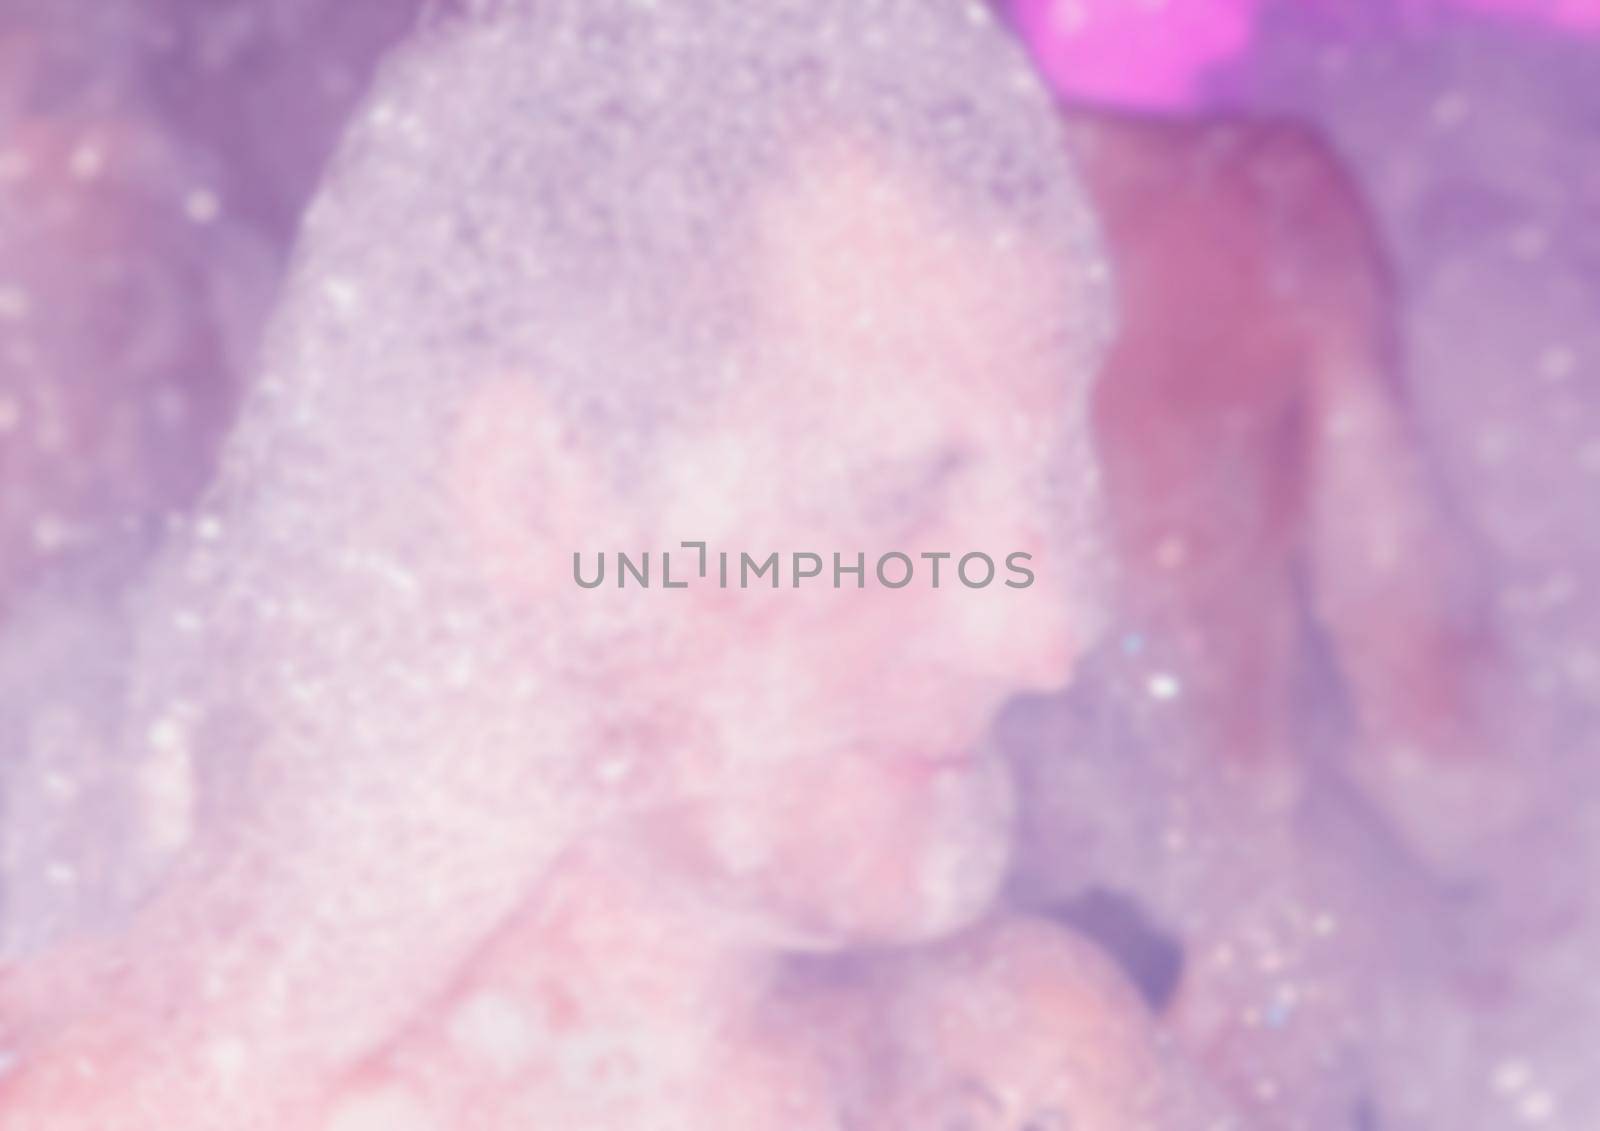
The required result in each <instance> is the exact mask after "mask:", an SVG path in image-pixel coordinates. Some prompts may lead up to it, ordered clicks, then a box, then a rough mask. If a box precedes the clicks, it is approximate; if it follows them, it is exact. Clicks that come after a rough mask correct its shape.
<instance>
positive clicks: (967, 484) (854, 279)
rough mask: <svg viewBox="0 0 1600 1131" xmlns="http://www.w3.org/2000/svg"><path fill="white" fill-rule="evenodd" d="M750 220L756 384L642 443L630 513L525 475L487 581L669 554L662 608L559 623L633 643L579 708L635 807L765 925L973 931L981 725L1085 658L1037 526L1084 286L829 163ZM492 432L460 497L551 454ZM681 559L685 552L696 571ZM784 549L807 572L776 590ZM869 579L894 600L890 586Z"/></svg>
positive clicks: (596, 492)
mask: <svg viewBox="0 0 1600 1131" xmlns="http://www.w3.org/2000/svg"><path fill="white" fill-rule="evenodd" d="M753 215H754V223H753V225H752V227H753V237H752V246H751V247H750V248H749V249H748V255H747V256H746V257H745V258H746V262H745V264H744V266H745V268H746V269H747V270H748V272H749V275H748V277H749V278H750V279H751V280H752V290H753V292H754V296H755V304H754V305H755V312H756V313H755V317H756V321H757V323H758V332H757V333H756V334H755V335H754V338H755V340H756V341H758V342H759V343H760V344H759V346H756V347H752V351H751V354H750V356H747V357H741V358H739V359H738V360H739V361H740V362H741V363H742V365H743V367H744V368H745V370H746V371H749V372H751V374H752V375H751V376H750V378H749V380H747V381H741V382H740V383H739V384H738V385H736V386H735V387H734V388H733V389H731V390H730V391H727V392H724V393H722V394H721V395H719V396H717V397H715V398H714V399H713V400H712V401H711V402H710V403H708V404H707V405H705V406H703V418H702V420H701V422H700V424H699V425H698V426H697V427H695V428H692V429H689V430H687V432H686V433H685V434H683V435H681V436H680V437H679V438H677V439H675V440H673V441H670V442H664V447H663V448H662V450H660V451H659V452H658V453H657V456H658V458H657V462H656V466H655V473H654V475H653V477H652V478H651V480H650V482H649V483H647V484H642V485H640V486H639V489H638V490H635V491H630V492H628V493H626V494H623V493H621V492H617V491H611V490H609V489H606V488H595V487H594V486H593V485H594V484H595V483H597V482H600V481H602V477H601V476H599V475H596V474H587V473H582V472H581V471H580V472H579V473H574V472H572V471H571V470H570V469H567V468H565V467H564V465H563V466H558V464H561V463H562V461H551V462H550V463H549V464H548V465H547V466H545V467H544V468H543V469H542V470H541V471H540V472H539V473H538V474H536V475H535V476H533V477H532V478H534V479H536V480H537V481H538V490H537V492H536V494H537V498H538V500H539V505H541V506H542V507H543V509H544V510H545V512H546V513H547V514H550V515H552V516H553V517H552V518H551V519H550V521H548V522H547V523H546V524H545V526H544V530H543V532H542V533H541V534H539V535H537V536H530V535H529V534H528V533H527V531H526V528H525V527H524V526H522V525H519V524H518V523H517V522H507V521H502V520H501V519H500V518H497V517H496V512H497V511H507V512H508V513H509V512H510V511H512V510H514V509H515V508H514V507H512V508H507V507H496V506H490V507H488V508H487V511H486V512H485V513H483V514H480V516H479V522H480V524H481V525H482V526H483V528H484V530H485V531H487V532H488V534H489V535H490V536H491V538H493V539H494V540H493V542H491V543H489V545H490V546H492V548H493V549H492V553H490V554H489V555H488V556H491V557H493V558H495V559H496V560H498V561H500V562H502V563H504V562H505V561H507V560H514V561H517V562H529V563H531V562H534V561H543V562H550V561H562V562H565V561H566V560H570V556H571V552H572V546H570V545H567V544H565V542H566V541H567V540H571V541H573V542H574V543H581V544H583V545H585V546H587V547H590V548H591V550H592V549H593V547H594V546H595V545H596V544H597V541H596V540H597V539H601V540H602V541H601V543H599V544H603V545H605V546H606V547H607V548H615V546H616V545H617V540H618V539H621V545H622V546H625V547H627V548H629V549H631V550H633V551H636V552H637V551H643V550H646V549H648V550H650V551H652V552H653V553H654V554H655V555H657V561H658V563H659V554H660V552H661V551H663V550H667V551H671V552H672V556H673V563H672V565H673V569H672V572H673V575H674V576H675V578H677V579H678V580H684V579H689V580H690V588H689V589H688V590H686V591H680V592H668V591H661V592H654V591H652V592H640V591H638V590H633V591H626V590H624V591H619V590H618V589H617V588H616V586H615V585H614V584H612V583H611V582H609V581H608V584H607V585H606V587H605V589H604V590H597V591H594V592H591V593H586V594H576V593H573V592H571V591H568V592H566V593H562V594H561V596H560V598H559V600H561V601H568V602H570V605H568V606H566V607H569V608H570V609H571V610H572V615H573V616H574V618H577V619H575V620H574V629H575V631H578V629H579V626H580V624H582V623H585V622H583V618H584V617H588V618H589V621H588V622H587V623H592V622H593V621H594V620H595V619H596V618H597V616H598V617H599V619H604V620H606V621H607V622H608V623H618V622H619V621H627V622H629V623H630V624H632V632H631V634H630V635H629V639H630V640H631V641H632V642H633V643H634V644H638V643H640V642H644V646H642V647H622V648H618V649H615V650H614V651H615V655H614V657H610V658H607V659H605V660H604V661H603V664H605V665H609V667H608V672H609V674H608V675H607V677H606V678H607V685H608V687H610V688H612V689H613V690H614V691H615V693H616V698H617V700H621V701H620V702H619V701H615V700H614V701H613V702H610V703H606V704H597V705H596V708H595V710H596V711H597V712H599V713H602V714H606V715H616V714H626V715H627V716H628V719H629V721H628V722H627V723H625V724H622V725H623V726H624V727H625V731H618V732H613V739H614V741H613V740H610V739H607V738H605V737H604V735H605V734H606V731H605V727H604V726H602V728H601V731H600V732H599V733H600V734H601V735H602V737H601V738H598V739H597V743H598V744H600V745H604V746H607V747H608V749H609V751H610V752H609V753H607V752H605V751H602V752H599V753H597V757H609V758H610V764H612V765H613V766H614V767H615V768H616V772H617V775H618V777H619V779H625V780H630V781H633V782H634V783H635V784H636V785H641V786H643V787H644V788H645V789H646V790H648V791H650V792H652V793H653V794H654V795H655V796H661V789H660V787H661V786H662V784H663V782H664V783H665V785H666V796H668V797H670V798H674V799H678V800H679V801H680V802H682V804H680V806H679V807H678V810H677V812H678V813H679V817H678V818H674V819H673V820H670V821H668V822H667V826H668V829H669V839H670V840H672V841H673V843H675V844H678V845H680V846H681V845H685V844H686V845H687V846H688V848H687V851H688V853H689V854H690V856H691V857H692V858H693V859H695V860H696V861H697V862H698V865H700V866H703V867H704V868H705V870H706V872H707V873H708V874H709V875H711V876H713V877H716V878H717V879H718V880H719V882H722V883H724V884H727V885H729V886H730V887H731V889H732V892H733V894H734V897H735V898H736V899H742V900H745V901H747V903H748V904H749V905H751V906H752V907H753V908H754V909H756V910H758V911H759V912H761V913H762V914H763V915H766V914H768V913H770V912H773V911H776V912H778V915H779V918H780V920H781V921H783V922H784V923H787V924H789V925H790V926H793V927H796V928H799V929H801V930H805V929H808V928H809V929H812V930H814V931H815V932H817V933H818V934H819V935H821V936H823V937H827V938H833V937H837V936H840V935H846V936H851V937H855V936H860V935H873V936H888V937H896V938H900V937H906V936H907V935H911V934H922V933H927V932H932V931H937V930H942V929H947V928H948V927H950V926H951V925H954V924H957V923H960V922H962V921H964V920H965V919H967V918H969V917H970V916H972V915H973V914H976V913H977V912H978V911H979V910H981V908H982V907H983V905H984V904H985V903H986V902H987V900H988V898H989V896H990V895H991V894H992V892H993V889H994V887H995V885H996V884H997V883H998V881H999V878H1000V876H1001V874H1002V872H1003V870H1004V866H1005V864H1006V859H1007V854H1008V851H1009V843H1010V818H1011V795H1010V784H1009V778H1008V776H1007V775H1006V774H1005V773H1004V772H1003V770H1002V768H1001V767H1000V765H999V763H998V761H997V760H996V759H995V758H994V757H992V756H991V754H990V751H989V750H988V744H989V737H988V729H989V723H990V719H991V716H992V715H993V714H994V712H995V710H996V708H997V707H998V706H999V705H1000V704H1001V703H1002V702H1003V701H1004V700H1005V699H1006V698H1008V697H1009V696H1011V695H1014V694H1016V693H1018V692H1020V691H1024V690H1041V689H1053V688H1057V687H1060V686H1062V685H1063V684H1065V683H1066V682H1067V680H1068V678H1069V676H1070V673H1071V668H1072V663H1073V660H1074V657H1075V656H1076V654H1077V653H1078V651H1079V648H1080V645H1081V639H1080V635H1079V634H1080V631H1081V626H1080V625H1077V624H1075V623H1073V616H1072V613H1073V609H1072V607H1071V601H1070V594H1071V592H1072V591H1073V590H1074V588H1075V587H1076V582H1077V581H1078V579H1079V578H1078V574H1079V572H1080V571H1081V568H1082V564H1081V563H1080V562H1079V561H1077V560H1075V559H1074V557H1073V556H1072V555H1071V554H1070V553H1069V549H1068V548H1069V546H1070V545H1072V544H1073V542H1072V536H1073V535H1075V534H1081V532H1075V531H1069V530H1067V529H1065V519H1064V514H1065V512H1064V511H1063V510H1062V509H1059V508H1058V504H1059V503H1060V502H1061V500H1062V499H1063V497H1064V496H1063V494H1062V492H1063V491H1071V490H1075V489H1081V485H1074V484H1070V483H1067V482H1065V481H1064V480H1065V478H1066V476H1067V474H1068V472H1069V469H1072V468H1077V467H1081V466H1082V463H1081V456H1082V453H1076V452H1073V451H1071V450H1070V443H1071V439H1070V438H1071V437H1073V436H1076V435H1077V434H1078V431H1077V430H1076V429H1075V428H1074V427H1073V423H1074V419H1075V416H1076V414H1079V413H1080V412H1081V411H1082V406H1081V405H1080V403H1079V395H1080V392H1079V391H1078V390H1075V388H1074V386H1075V384H1081V382H1075V381H1074V376H1075V375H1074V374H1072V373H1068V372H1062V371H1060V370H1061V368H1062V364H1061V362H1060V361H1059V360H1058V359H1059V357H1060V356H1061V354H1060V352H1059V349H1058V347H1059V345H1060V335H1061V334H1063V333H1069V332H1070V330H1068V329H1065V328H1066V327H1070V325H1071V321H1070V317H1069V315H1070V312H1069V311H1067V310H1065V309H1064V307H1065V305H1066V303H1067V302H1068V301H1069V300H1068V297H1067V296H1069V295H1070V294H1072V288H1071V287H1070V286H1068V285H1066V274H1067V272H1070V271H1074V270H1080V269H1081V265H1076V264H1070V263H1069V264H1058V263H1055V262H1053V261H1051V260H1050V259H1049V258H1048V257H1046V256H1043V255H1041V254H1040V253H1038V252H1037V251H1036V250H1035V249H1033V248H1031V247H1030V246H1029V245H1028V243H1027V240H1026V237H1025V235H1024V234H1023V233H1021V232H1011V233H1006V232H1001V231H996V230H991V229H987V228H982V227H980V225H979V224H978V223H977V222H975V221H974V220H972V219H971V218H970V217H968V216H966V215H964V214H963V212H962V211H961V210H960V209H957V208H954V207H952V206H950V205H949V204H948V202H946V201H944V200H942V199H941V198H940V195H939V193H938V192H937V191H936V188H935V186H934V185H932V184H931V183H929V182H927V181H925V180H922V179H919V178H918V177H917V176H915V175H913V174H909V173H901V172H896V171H892V170H890V169H888V168H886V167H883V166H881V165H880V164H878V163H875V162H873V161H870V160H868V159H867V158H865V157H863V156H861V155H860V154H859V153H858V152H856V151H854V150H850V149H845V148H840V147H833V148H828V149H823V150H819V151H813V152H812V153H811V154H810V155H809V156H808V158H807V160H805V161H803V162H801V163H800V164H799V165H798V167H797V170H796V171H795V173H794V174H793V175H792V176H791V177H789V178H787V179H786V181H785V183H784V185H783V186H782V187H781V188H779V189H777V190H776V191H773V192H772V193H770V194H769V195H768V196H767V197H766V198H764V199H763V201H762V202H761V204H760V205H758V207H757V208H756V209H755V210H754V213H753ZM514 400H515V398H513V402H514ZM510 407H514V404H513V405H511V406H509V407H508V405H507V404H506V403H502V402H499V401H497V400H495V399H494V398H490V399H489V400H487V401H485V405H484V410H483V411H482V412H480V413H477V414H476V419H478V420H479V421H480V422H481V427H480V426H474V427H473V428H472V429H470V430H468V432H467V433H464V435H467V436H468V439H467V440H466V442H465V443H464V444H463V451H464V452H466V453H467V457H468V458H467V464H466V467H467V476H466V478H465V479H464V480H463V485H464V486H465V488H466V490H467V492H468V498H469V499H472V498H477V499H481V498H485V497H486V498H490V499H492V498H494V497H495V496H496V495H497V494H499V493H500V492H499V490H498V489H497V488H496V487H495V486H494V484H495V483H496V481H498V480H500V479H502V478H507V477H510V478H512V479H516V478H518V477H520V478H521V479H524V480H526V479H528V478H529V476H527V475H526V474H523V473H522V472H518V471H516V469H515V464H516V460H515V459H512V460H510V464H511V465H512V466H511V467H510V468H509V469H508V470H505V471H502V470H501V469H500V468H499V466H498V465H499V463H500V461H501V458H502V457H501V455H500V454H499V453H503V452H506V451H509V450H513V449H517V448H519V447H520V449H540V448H543V447H548V446H549V445H547V444H545V445H539V444H529V443H528V442H527V437H528V436H529V435H530V434H531V433H529V432H527V431H525V430H519V429H518V428H516V427H515V426H514V425H508V424H507V423H506V421H507V420H508V419H514V418H515V416H516V413H515V412H514V411H509V408H510ZM579 462H580V463H581V460H580V461H579ZM512 494H514V492H507V496H508V497H510V495H512ZM525 497H526V498H530V499H531V497H533V493H530V494H529V495H527V496H525ZM471 505H472V506H474V507H475V508H476V509H478V510H479V511H484V510H485V508H483V507H482V506H481V503H473V504H471ZM563 515H564V516H565V517H562V516H563ZM539 539H543V540H544V541H545V542H549V543H550V544H549V545H543V544H534V543H535V542H537V541H538V540H539ZM685 541H691V542H704V543H706V552H707V562H706V567H707V568H706V574H705V576H704V577H703V578H699V577H694V576H693V574H694V573H695V571H696V568H697V566H698V564H699V563H698V560H697V557H698V555H697V554H696V553H695V552H694V551H692V550H686V549H681V548H680V546H679V544H680V543H681V542H685ZM558 543H560V544H558ZM774 552H776V553H777V554H778V555H779V559H778V568H779V569H780V571H781V573H780V577H779V583H778V587H777V588H773V587H772V583H771V577H770V575H768V576H765V577H761V578H753V579H752V580H751V583H750V585H749V587H744V586H743V585H742V584H741V581H742V580H743V578H742V576H741V570H742V564H743V555H745V554H748V555H750V557H751V559H752V560H753V561H754V562H756V563H761V562H764V561H765V560H766V559H767V557H768V555H770V554H772V553H774ZM723 553H726V554H727V556H728V582H727V584H726V586H725V587H724V586H723V585H722V584H721V583H720V577H721V561H720V555H721V554H723ZM796 553H809V554H814V555H816V558H815V559H812V560H810V561H808V562H807V566H808V568H813V569H814V568H816V565H817V562H818V561H820V573H819V574H818V575H817V576H814V577H809V578H806V579H802V580H801V582H800V584H799V585H798V586H796V585H795V577H794V564H795V559H794V557H793V555H794V554H796ZM835 554H837V555H839V558H840V564H841V565H844V566H849V567H854V566H855V565H856V564H857V562H858V555H859V556H860V559H861V560H860V564H862V566H863V576H862V584H861V586H859V587H858V586H857V583H856V575H855V574H853V573H843V572H841V573H840V574H839V575H838V581H839V584H838V586H835V584H834V582H835V573H834V564H835V561H834V555H835ZM890 554H896V555H902V556H901V557H897V558H892V559H887V558H885V555H890ZM924 555H947V556H941V557H937V558H934V557H925V556H924ZM967 555H986V558H983V557H972V558H968V559H967V560H966V561H965V562H963V560H962V559H963V558H966V557H967ZM880 560H883V562H884V570H885V572H884V578H885V579H887V580H888V581H889V582H890V583H891V584H894V585H898V583H899V582H901V581H902V579H904V578H905V576H906V571H907V569H908V568H909V569H910V571H911V576H910V580H909V582H908V583H906V584H904V585H903V586H900V587H898V588H894V587H890V586H886V585H885V584H884V583H883V579H880V577H879V576H878V569H877V567H878V565H879V563H880ZM988 563H992V568H993V573H992V576H991V573H990V565H989V564H988ZM563 568H564V566H563ZM658 568H659V565H658ZM936 570H937V575H938V584H937V586H935V584H934V576H935V571H936ZM1023 571H1026V572H1023ZM1008 582H1009V583H1010V584H1008ZM549 584H551V585H554V584H556V583H555V582H554V581H551V582H550V583H549ZM568 584H570V581H569V582H568ZM551 597H552V590H551V589H549V588H546V589H544V590H543V591H542V595H541V596H540V597H539V599H540V600H544V601H546V602H547V606H548V603H549V601H550V599H551ZM602 610H603V612H602ZM622 747H626V748H628V749H629V750H631V751H632V753H633V757H632V759H631V764H629V759H628V758H625V757H621V756H618V755H616V753H615V751H616V749H618V748H622ZM685 815H686V817H685Z"/></svg>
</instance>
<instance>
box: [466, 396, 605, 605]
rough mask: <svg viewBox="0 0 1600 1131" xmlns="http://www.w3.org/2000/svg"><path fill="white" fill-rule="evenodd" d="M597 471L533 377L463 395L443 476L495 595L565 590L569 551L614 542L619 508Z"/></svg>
mask: <svg viewBox="0 0 1600 1131" xmlns="http://www.w3.org/2000/svg"><path fill="white" fill-rule="evenodd" d="M599 471H600V469H599V468H598V467H597V466H596V463H595V458H594V455H593V453H592V451H590V450H588V449H586V447H585V445H584V443H583V437H582V436H581V435H580V434H579V433H578V431H577V430H576V429H575V428H574V427H573V426H572V425H571V424H570V423H569V422H568V421H567V420H566V419H565V418H564V417H563V416H562V415H561V414H560V413H559V412H558V411H557V410H556V409H555V408H554V407H553V406H552V405H551V404H550V402H549V399H548V397H547V396H546V395H545V394H544V392H543V391H542V390H541V389H539V388H538V386H537V384H536V383H535V382H534V381H532V380H530V379H528V378H526V377H519V376H504V377H497V378H495V379H493V380H491V381H489V382H487V383H485V384H483V385H481V386H479V387H478V388H477V389H475V390H474V391H473V392H472V394H471V395H470V397H469V398H468V401H467V403H466V406H465V408H464V409H463V411H462V413H461V415H460V417H459V418H458V419H457V421H456V424H455V429H454V435H453V436H452V437H451V440H450V444H449V447H448V466H447V469H446V474H447V476H448V477H449V491H450V495H451V497H452V498H453V500H454V501H455V504H456V507H457V513H458V515H459V518H460V523H461V532H462V534H463V536H464V539H465V541H466V542H467V544H468V549H469V552H470V553H471V554H472V556H473V557H474V559H475V560H476V561H477V562H478V563H479V565H480V567H481V568H482V569H483V571H484V574H485V576H486V577H487V578H488V579H489V581H490V583H491V584H493V585H494V586H495V588H496V589H497V590H499V591H500V592H501V593H502V594H503V595H504V596H506V597H509V598H512V599H520V600H526V599H532V598H538V597H542V596H548V595H550V594H551V593H553V592H555V591H556V589H557V587H558V586H561V585H563V584H565V585H568V586H570V584H571V581H570V577H571V572H572V555H573V553H574V552H575V551H579V550H585V549H590V548H593V547H596V546H597V545H598V544H599V543H601V542H605V543H609V542H610V541H612V540H613V535H614V534H615V529H614V526H615V521H616V519H617V518H618V517H619V516H620V514H621V508H620V507H619V505H618V503H617V500H616V499H615V498H614V497H612V495H611V493H610V492H609V491H608V490H606V489H605V488H604V487H603V482H604V480H603V477H602V476H601V475H600V473H599ZM608 524H609V525H608ZM606 548H608V549H609V548H612V547H610V546H609V545H607V546H606Z"/></svg>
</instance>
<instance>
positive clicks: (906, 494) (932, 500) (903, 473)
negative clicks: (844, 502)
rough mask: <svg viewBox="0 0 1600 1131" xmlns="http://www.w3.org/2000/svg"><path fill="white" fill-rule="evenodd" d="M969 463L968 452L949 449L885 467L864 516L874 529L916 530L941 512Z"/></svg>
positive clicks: (863, 507)
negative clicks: (951, 487) (952, 487)
mask: <svg viewBox="0 0 1600 1131" xmlns="http://www.w3.org/2000/svg"><path fill="white" fill-rule="evenodd" d="M970 462H971V456H970V455H969V454H968V453H967V451H966V450H965V449H962V448H955V447H950V448H941V449H940V450H939V451H938V452H936V453H934V454H933V455H930V456H924V457H919V458H917V459H914V460H908V461H904V462H901V463H897V464H895V465H893V466H891V467H888V468H885V469H883V470H882V471H880V472H878V473H877V475H876V476H875V480H876V485H875V486H874V487H873V488H872V489H871V493H870V494H869V495H868V496H867V499H866V500H865V502H864V503H863V504H862V507H861V512H862V516H863V517H864V518H865V519H866V520H867V522H868V523H869V524H871V525H872V527H873V528H874V529H885V528H887V529H892V530H894V531H896V532H897V533H901V534H904V533H909V532H910V531H913V530H916V529H917V528H919V527H921V526H922V525H924V524H925V523H927V522H928V521H930V520H931V519H932V518H933V516H934V515H936V514H937V513H939V511H940V510H941V509H942V507H943V505H944V503H945V501H946V496H947V493H948V491H949V488H950V485H951V483H952V482H954V480H955V479H956V478H957V477H958V476H959V475H960V474H961V473H962V472H963V471H965V470H966V468H967V466H968V464H969V463H970Z"/></svg>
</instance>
